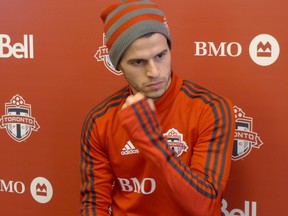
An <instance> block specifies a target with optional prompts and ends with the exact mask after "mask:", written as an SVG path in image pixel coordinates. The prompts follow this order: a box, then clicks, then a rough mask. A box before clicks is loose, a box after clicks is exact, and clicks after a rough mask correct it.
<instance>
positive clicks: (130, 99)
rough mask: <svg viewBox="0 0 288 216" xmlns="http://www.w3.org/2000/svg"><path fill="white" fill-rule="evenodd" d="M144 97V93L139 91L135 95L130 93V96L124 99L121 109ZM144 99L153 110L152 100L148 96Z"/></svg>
mask: <svg viewBox="0 0 288 216" xmlns="http://www.w3.org/2000/svg"><path fill="white" fill-rule="evenodd" d="M144 98H145V99H146V97H145V95H144V94H143V93H141V92H138V93H136V94H135V95H130V96H128V97H127V98H126V101H125V103H124V104H123V106H122V109H125V108H126V107H128V106H130V105H132V104H134V103H136V102H137V101H140V100H142V99H144ZM146 100H147V102H148V104H149V106H150V108H151V109H152V110H153V111H155V105H154V102H153V100H152V99H150V98H147V99H146Z"/></svg>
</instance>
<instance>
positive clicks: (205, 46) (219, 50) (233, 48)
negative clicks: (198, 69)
mask: <svg viewBox="0 0 288 216" xmlns="http://www.w3.org/2000/svg"><path fill="white" fill-rule="evenodd" d="M194 43H195V54H194V55H195V56H224V57H227V56H229V57H238V56H240V55H241V53H242V46H241V44H240V43H238V42H221V43H214V42H211V41H210V42H199V41H198V42H197V41H196V42H194Z"/></svg>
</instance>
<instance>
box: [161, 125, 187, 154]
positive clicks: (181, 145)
mask: <svg viewBox="0 0 288 216" xmlns="http://www.w3.org/2000/svg"><path fill="white" fill-rule="evenodd" d="M163 136H164V137H165V138H167V144H168V147H169V148H170V149H171V150H172V151H173V152H175V154H176V155H177V157H179V156H180V155H181V154H182V153H183V152H187V149H188V146H187V144H186V142H185V141H184V140H183V134H181V133H179V132H178V130H176V129H175V128H172V129H170V130H168V131H167V133H165V134H163Z"/></svg>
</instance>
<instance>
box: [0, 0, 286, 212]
mask: <svg viewBox="0 0 288 216" xmlns="http://www.w3.org/2000/svg"><path fill="white" fill-rule="evenodd" d="M110 2H114V1H112V0H109V1H108V0H105V1H95V0H94V1H91V0H88V1H85V2H82V1H67V0H62V1H56V0H51V1H47V2H42V1H36V0H26V1H20V0H14V1H8V0H1V2H0V81H1V91H0V215H5V216H6V215H7V216H8V215H9V216H18V215H31V216H32V215H42V216H51V215H55V216H58V215H59V216H66V215H67V216H68V215H69V216H71V215H78V214H79V213H78V207H79V183H80V179H79V151H80V147H79V140H80V132H81V127H82V123H83V121H84V118H85V116H86V114H87V113H88V111H89V110H90V108H92V107H93V106H94V105H96V104H97V103H99V102H100V101H101V100H103V99H104V98H105V97H107V96H108V95H110V94H111V93H112V92H114V91H116V90H118V89H119V88H120V87H122V86H123V85H124V84H125V80H124V78H123V76H121V73H119V71H116V70H114V69H113V68H112V67H111V65H110V64H109V59H107V50H106V49H105V44H104V43H103V31H102V21H101V20H100V18H99V14H100V12H101V10H102V9H103V8H104V7H105V6H106V5H107V4H108V3H110ZM155 2H157V3H158V4H159V5H161V7H162V8H163V10H164V11H165V12H166V15H167V19H168V25H169V27H170V29H171V32H172V39H173V45H172V55H173V68H174V71H175V72H177V73H178V74H180V75H181V76H182V77H184V78H186V79H190V80H192V81H194V82H196V83H198V84H201V85H204V86H206V87H208V88H210V89H211V90H213V91H216V92H218V93H220V94H223V95H225V96H227V97H228V98H230V99H231V100H232V101H233V102H234V104H235V107H234V108H235V110H234V111H235V117H236V131H235V142H234V150H233V155H231V158H232V160H233V161H232V169H231V175H230V179H229V183H228V186H227V191H226V194H225V196H224V199H223V202H222V203H223V206H222V213H223V214H222V215H224V216H236V215H241V216H271V215H283V213H285V212H286V208H285V204H286V194H287V192H288V189H287V187H286V183H287V180H288V174H287V173H288V172H287V171H288V170H287V166H286V164H287V163H288V157H287V156H286V155H287V152H288V147H287V145H286V143H287V141H286V136H285V133H286V129H287V126H286V124H285V123H286V122H287V121H288V111H287V110H288V102H287V101H288V100H287V93H288V75H287V72H288V61H287V56H288V49H287V47H288V39H287V38H288V29H287V27H286V24H287V20H288V14H287V6H288V3H287V2H286V1H284V0H276V1H272V0H264V1H263V0H262V1H260V0H256V1H253V2H251V1H228V0H224V1H220V2H219V1H216V2H215V1H195V0H192V1H191V0H189V1H188V0H183V1H178V2H177V3H176V2H175V1H169V2H167V1H164V0H155Z"/></svg>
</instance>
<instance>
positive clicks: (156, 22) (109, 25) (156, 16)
mask: <svg viewBox="0 0 288 216" xmlns="http://www.w3.org/2000/svg"><path fill="white" fill-rule="evenodd" d="M101 18H102V20H103V22H104V32H105V37H106V46H107V47H108V51H109V56H110V60H111V62H112V64H113V65H114V67H115V68H117V67H118V63H119V61H120V59H121V57H122V55H123V54H124V52H125V51H126V49H127V48H128V47H129V45H130V44H131V43H132V42H134V41H135V40H136V39H138V38H141V37H142V36H144V35H146V34H149V33H160V34H162V35H164V36H165V37H166V39H167V42H168V45H169V48H171V37H170V32H169V28H168V25H167V20H166V17H165V14H164V13H163V12H162V11H161V10H160V9H159V7H158V6H157V5H156V4H155V3H153V2H151V1H147V0H142V1H141V0H127V1H123V2H118V3H115V4H112V5H110V6H109V7H107V8H106V9H105V10H104V11H103V12H102V14H101Z"/></svg>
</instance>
